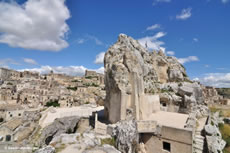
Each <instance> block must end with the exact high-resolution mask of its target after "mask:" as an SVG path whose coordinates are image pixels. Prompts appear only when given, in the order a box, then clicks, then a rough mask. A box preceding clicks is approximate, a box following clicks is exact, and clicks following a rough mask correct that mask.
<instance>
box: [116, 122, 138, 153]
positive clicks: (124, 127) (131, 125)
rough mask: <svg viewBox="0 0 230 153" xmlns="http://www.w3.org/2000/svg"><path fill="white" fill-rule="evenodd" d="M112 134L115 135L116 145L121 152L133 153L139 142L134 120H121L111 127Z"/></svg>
mask: <svg viewBox="0 0 230 153" xmlns="http://www.w3.org/2000/svg"><path fill="white" fill-rule="evenodd" d="M113 136H114V137H116V147H117V149H118V150H120V151H121V152H123V153H135V151H136V149H137V148H136V147H137V144H138V142H139V134H138V131H137V123H136V121H135V120H133V119H131V120H126V121H121V122H119V123H117V124H116V127H115V128H114V129H113Z"/></svg>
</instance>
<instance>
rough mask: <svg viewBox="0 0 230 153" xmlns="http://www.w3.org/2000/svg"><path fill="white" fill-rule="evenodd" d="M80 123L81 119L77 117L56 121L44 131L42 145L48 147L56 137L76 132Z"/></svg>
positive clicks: (41, 138) (41, 139)
mask: <svg viewBox="0 0 230 153" xmlns="http://www.w3.org/2000/svg"><path fill="white" fill-rule="evenodd" d="M79 121H80V117H77V116H73V117H64V118H58V119H56V120H55V121H54V122H53V123H52V124H51V125H49V126H47V127H45V128H44V129H43V130H42V134H41V137H40V145H42V146H43V145H45V144H46V145H48V144H49V143H50V141H51V140H52V139H53V138H54V137H55V136H58V135H60V134H63V133H72V132H74V131H75V130H76V127H77V124H78V122H79Z"/></svg>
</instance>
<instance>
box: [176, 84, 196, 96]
mask: <svg viewBox="0 0 230 153" xmlns="http://www.w3.org/2000/svg"><path fill="white" fill-rule="evenodd" d="M178 94H179V95H180V96H184V95H186V96H191V95H192V94H193V88H191V87H188V86H181V87H179V89H178Z"/></svg>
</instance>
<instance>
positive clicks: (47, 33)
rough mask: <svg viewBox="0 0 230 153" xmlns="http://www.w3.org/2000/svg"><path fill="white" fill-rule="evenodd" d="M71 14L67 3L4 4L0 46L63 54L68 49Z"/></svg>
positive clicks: (52, 0)
mask: <svg viewBox="0 0 230 153" xmlns="http://www.w3.org/2000/svg"><path fill="white" fill-rule="evenodd" d="M69 18H70V12H69V10H68V8H67V7H66V5H65V0H28V1H26V2H25V3H24V4H22V5H19V4H17V3H16V1H10V2H5V1H2V2H0V43H5V44H8V45H9V46H11V47H20V48H25V49H35V50H43V51H59V50H61V49H63V48H66V47H68V43H67V42H66V40H65V38H66V35H67V33H68V31H69V26H68V25H67V24H66V20H67V19H69Z"/></svg>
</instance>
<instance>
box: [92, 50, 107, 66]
mask: <svg viewBox="0 0 230 153" xmlns="http://www.w3.org/2000/svg"><path fill="white" fill-rule="evenodd" d="M104 56H105V52H101V53H99V54H98V55H97V56H96V59H95V61H94V63H95V64H103V63H104Z"/></svg>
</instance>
